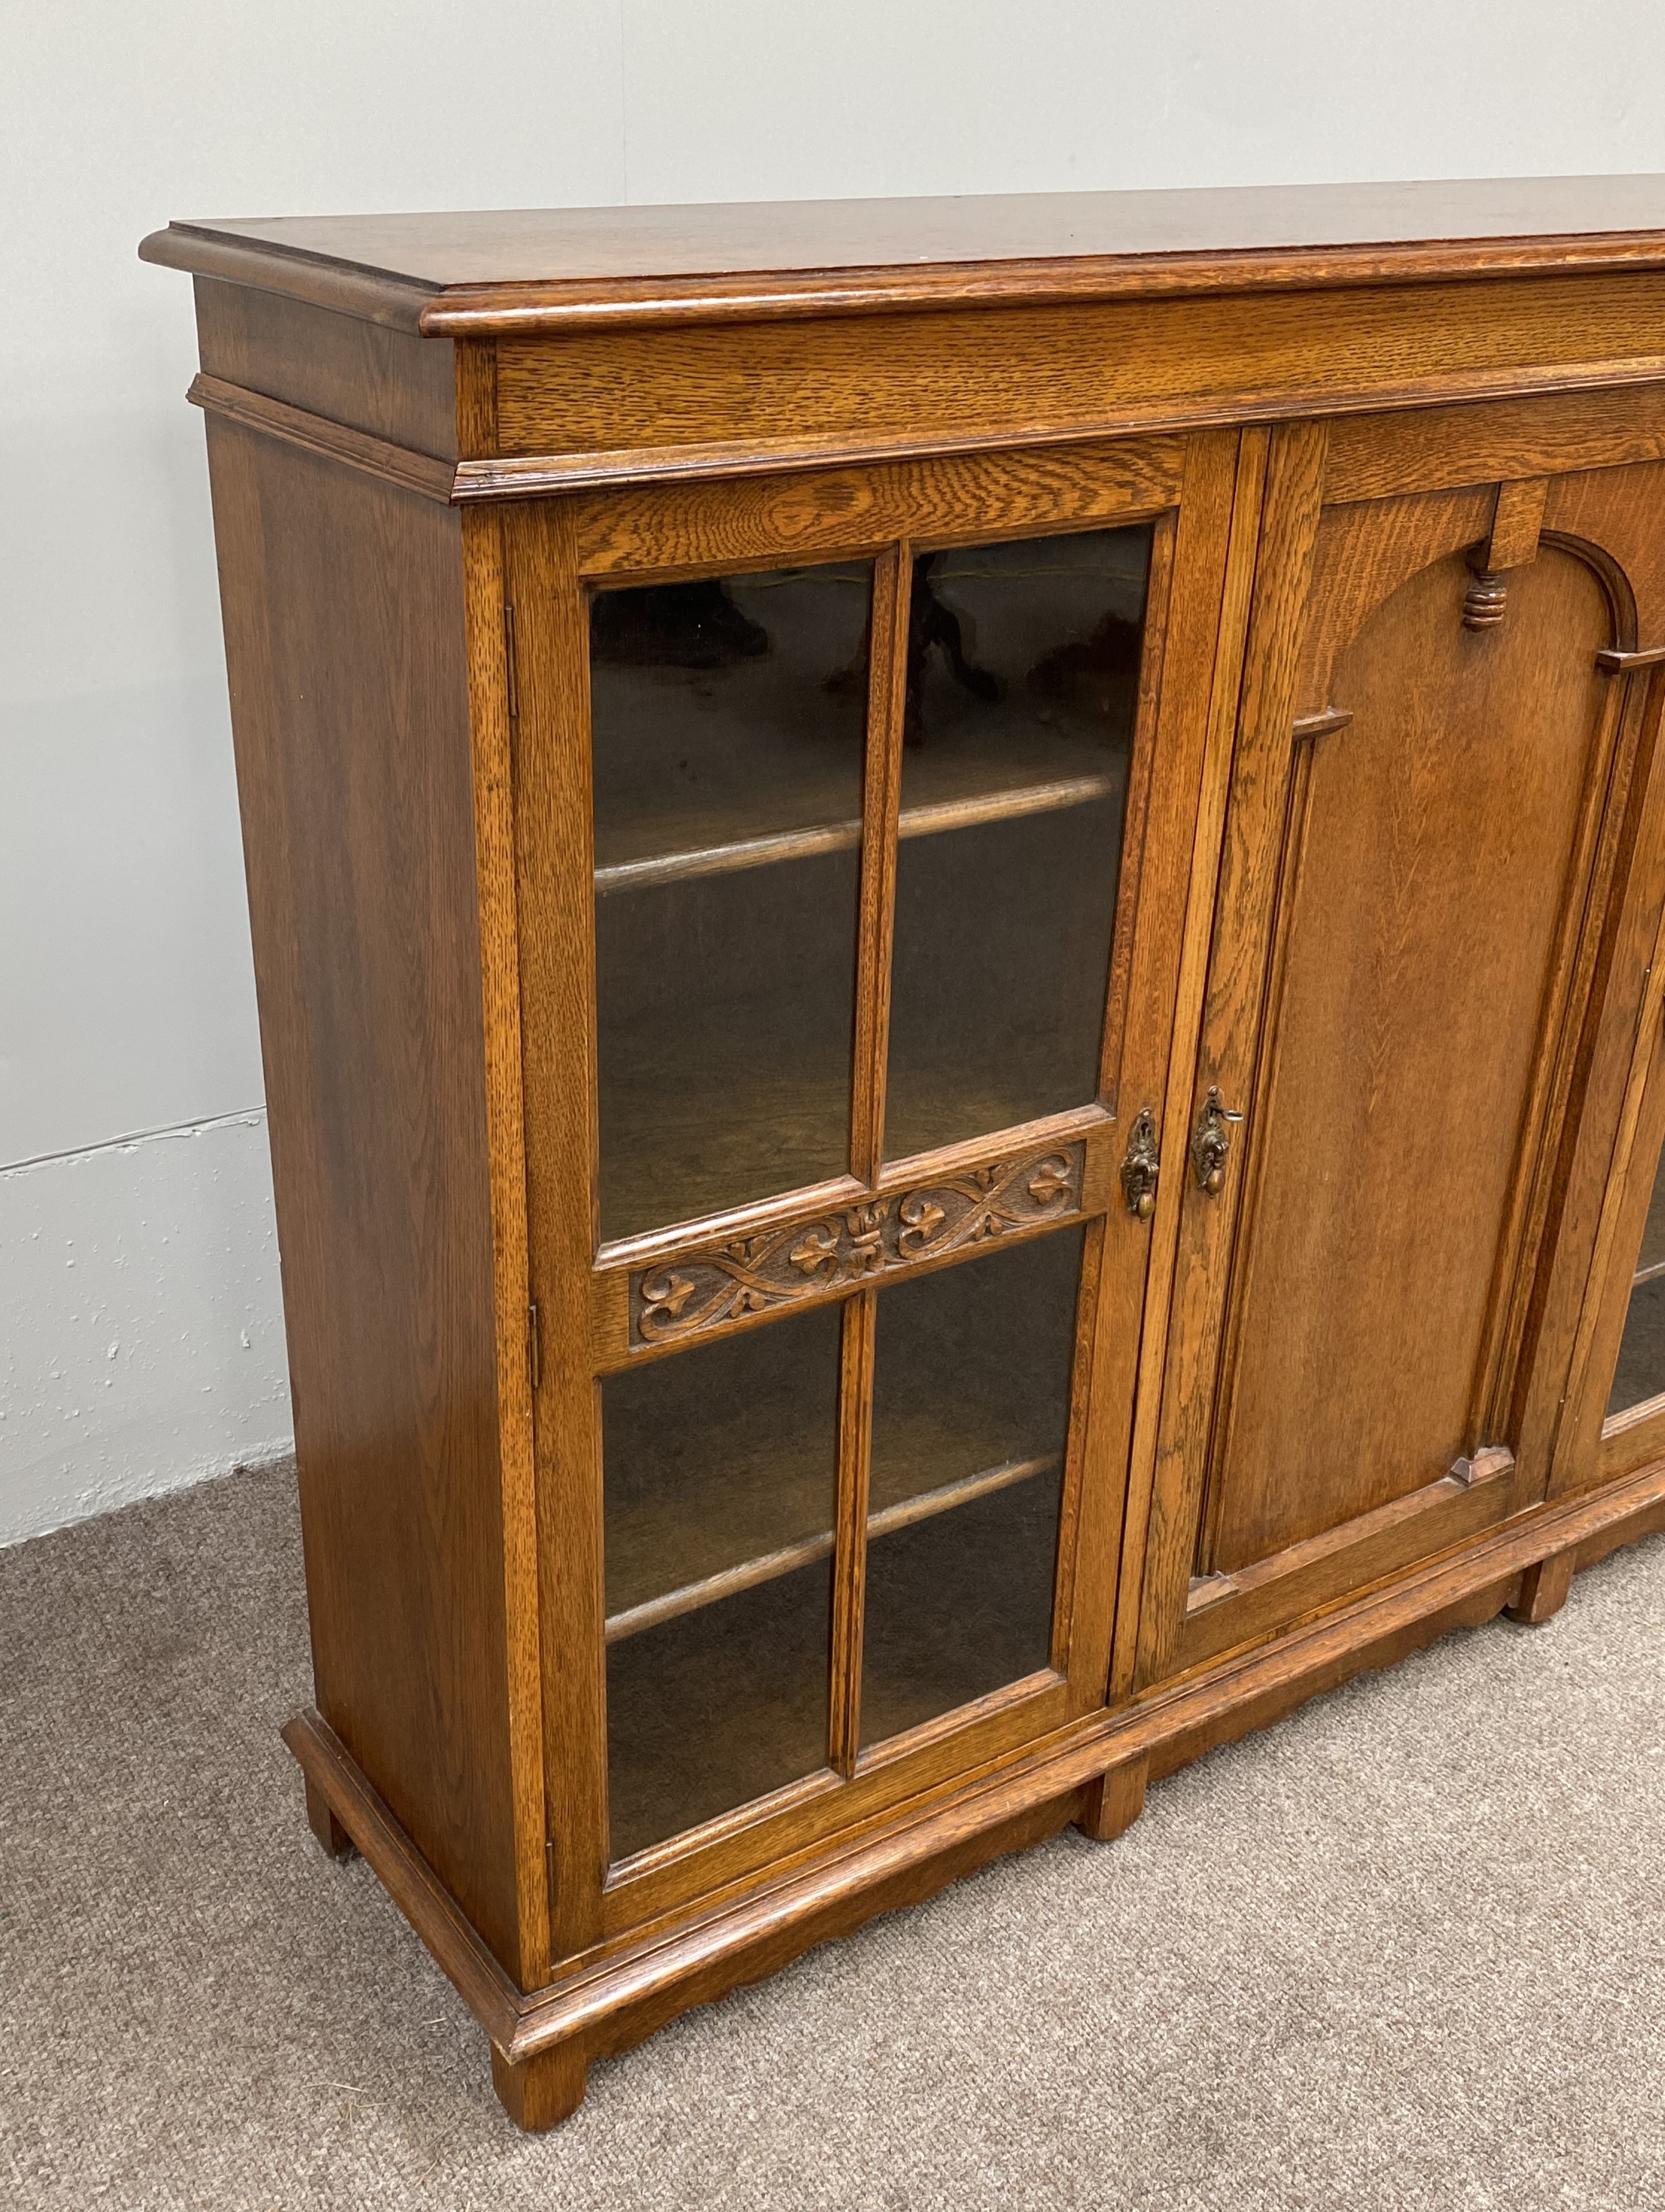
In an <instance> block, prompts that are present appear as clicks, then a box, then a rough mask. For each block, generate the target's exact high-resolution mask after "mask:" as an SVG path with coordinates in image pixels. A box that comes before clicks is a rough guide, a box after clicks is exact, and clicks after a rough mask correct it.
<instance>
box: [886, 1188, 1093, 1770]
mask: <svg viewBox="0 0 1665 2212" xmlns="http://www.w3.org/2000/svg"><path fill="white" fill-rule="evenodd" d="M1080 1272H1081V1231H1080V1230H1079V1228H1078V1229H1073V1230H1065V1231H1057V1232H1055V1233H1054V1234H1051V1235H1048V1236H1045V1237H1037V1238H1036V1239H1035V1240H1034V1241H1033V1242H1032V1243H1025V1244H1018V1245H1013V1246H1011V1247H1010V1248H1008V1249H1006V1250H1004V1251H995V1252H992V1253H988V1254H986V1255H981V1256H980V1257H978V1258H977V1259H975V1260H971V1261H965V1262H964V1263H963V1264H962V1265H960V1266H957V1267H949V1268H945V1269H944V1270H943V1271H942V1272H941V1273H938V1274H931V1275H924V1276H921V1277H919V1278H917V1279H915V1280H914V1281H913V1282H909V1283H901V1284H897V1285H894V1286H892V1287H891V1288H890V1289H887V1290H883V1291H880V1292H879V1297H878V1340H877V1346H876V1352H875V1369H874V1380H873V1432H872V1474H871V1478H870V1486H869V1498H868V1504H869V1518H868V1539H867V1579H866V1620H865V1626H864V1629H863V1637H862V1688H861V1741H862V1744H863V1746H864V1747H866V1746H870V1745H872V1744H874V1743H877V1742H878V1741H882V1740H883V1739H884V1737H886V1736H889V1735H896V1733H898V1732H899V1731H900V1730H901V1729H907V1728H912V1727H914V1726H915V1725H916V1724H918V1723H921V1722H922V1721H927V1720H932V1719H934V1718H935V1717H937V1716H938V1715H939V1714H941V1713H945V1712H949V1711H952V1710H953V1709H954V1708H955V1707H956V1706H957V1705H965V1704H968V1703H969V1701H970V1700H971V1699H974V1698H980V1697H982V1696H984V1695H986V1694H987V1692H989V1691H991V1690H997V1689H999V1688H1000V1687H1001V1686H1002V1685H1003V1684H1005V1683H1007V1682H1012V1681H1016V1680H1019V1679H1021V1678H1022V1677H1023V1676H1024V1675H1026V1674H1034V1673H1036V1671H1037V1670H1038V1669H1040V1668H1044V1667H1045V1666H1047V1664H1048V1653H1049V1650H1050V1646H1051V1638H1052V1601H1053V1584H1054V1571H1055V1567H1056V1561H1057V1553H1058V1511H1059V1500H1060V1494H1061V1490H1062V1482H1063V1465H1064V1446H1065V1440H1066V1433H1067V1429H1068V1424H1069V1393H1070V1370H1071V1364H1072V1360H1073V1352H1074V1344H1075V1307H1076V1292H1077V1287H1078V1284H1079V1278H1080Z"/></svg>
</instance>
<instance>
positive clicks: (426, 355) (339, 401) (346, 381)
mask: <svg viewBox="0 0 1665 2212" xmlns="http://www.w3.org/2000/svg"><path fill="white" fill-rule="evenodd" d="M196 289H197V357H198V359H199V360H200V361H201V362H202V365H203V368H204V371H205V372H206V374H209V375H210V376H219V377H223V378H224V380H226V382H227V383H228V384H236V385H240V386H242V387H243V389H244V390H245V391H247V392H264V394H265V395H266V397H267V398H269V399H282V400H283V401H285V402H287V404H289V406H291V407H304V408H306V409H307V410H309V411H310V412H311V413H312V414H314V415H325V416H329V417H330V418H331V420H332V421H334V422H344V423H346V424H347V425H348V427H349V428H351V429H354V430H363V431H366V432H368V434H369V435H370V436H372V437H373V438H387V439H391V440H392V442H393V443H394V444H395V445H398V446H410V447H414V448H415V450H416V452H417V453H432V454H434V455H435V456H436V457H437V458H438V459H441V460H452V459H455V457H456V453H457V393H456V376H457V371H456V363H455V358H454V356H455V349H454V348H453V347H452V346H449V345H447V344H446V343H444V342H443V341H442V340H439V339H434V338H418V337H411V336H410V334H409V332H407V331H392V330H389V329H387V328H386V326H385V325H383V324H380V323H367V322H363V321H362V320H361V319H360V318H359V317H358V316H356V315H341V314H336V313H333V312H332V311H331V309H329V308H327V307H309V306H308V305H307V302H306V301H302V300H285V299H283V298H281V297H280V296H279V295H277V294H276V292H258V291H256V290H254V289H253V288H252V286H250V285H247V284H227V283H222V282H221V281H220V280H219V279H217V278H216V277H213V276H199V277H197V280H196Z"/></svg>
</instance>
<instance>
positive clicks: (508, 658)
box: [503, 599, 520, 722]
mask: <svg viewBox="0 0 1665 2212" xmlns="http://www.w3.org/2000/svg"><path fill="white" fill-rule="evenodd" d="M503 661H504V665H505V667H506V668H507V671H508V718H509V720H510V721H511V722H518V721H519V720H520V686H519V684H516V682H515V680H514V609H513V607H512V606H511V605H509V603H508V601H507V599H505V600H504V602H503Z"/></svg>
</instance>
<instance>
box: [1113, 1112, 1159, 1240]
mask: <svg viewBox="0 0 1665 2212" xmlns="http://www.w3.org/2000/svg"><path fill="white" fill-rule="evenodd" d="M1161 1173H1162V1155H1161V1153H1160V1152H1159V1151H1158V1147H1157V1124H1156V1116H1155V1115H1154V1114H1152V1111H1151V1109H1150V1108H1149V1107H1148V1106H1141V1107H1140V1108H1139V1111H1138V1113H1137V1114H1135V1115H1134V1116H1133V1127H1132V1128H1131V1129H1130V1130H1129V1131H1128V1132H1127V1152H1126V1154H1125V1155H1124V1157H1123V1158H1122V1162H1121V1195H1122V1196H1123V1197H1124V1198H1125V1199H1126V1200H1127V1211H1128V1212H1129V1213H1131V1214H1132V1215H1133V1216H1134V1218H1136V1219H1137V1220H1139V1221H1148V1220H1149V1219H1150V1218H1151V1216H1152V1214H1153V1213H1154V1212H1156V1210H1157V1177H1158V1176H1159V1175H1160V1174H1161Z"/></svg>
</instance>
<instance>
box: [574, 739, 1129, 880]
mask: <svg viewBox="0 0 1665 2212" xmlns="http://www.w3.org/2000/svg"><path fill="white" fill-rule="evenodd" d="M1120 788H1121V775H1119V774H1112V773H1110V772H1109V771H1107V770H1106V771H1100V772H1099V773H1097V774H1095V775H1069V776H1058V777H1054V779H1052V780H1051V781H1048V782H1042V783H1030V784H1018V785H1014V786H1012V787H1010V788H1008V789H997V790H993V791H985V792H980V793H967V794H966V795H965V796H964V797H963V798H960V799H943V800H941V801H939V803H938V804H936V805H926V806H912V807H908V808H905V809H904V810H903V811H902V816H901V818H900V821H899V822H898V824H897V835H898V836H901V837H904V838H907V837H933V836H938V835H939V834H940V833H941V832H942V831H944V830H945V829H973V828H975V827H976V826H977V825H978V824H980V823H986V822H1011V821H1015V820H1017V819H1018V818H1019V817H1022V816H1024V815H1029V814H1050V813H1054V812H1055V811H1057V810H1058V809H1059V808H1060V807H1065V806H1085V805H1089V804H1090V803H1091V801H1092V800H1093V799H1107V798H1109V797H1111V796H1113V795H1114V794H1115V793H1116V792H1118V791H1119V790H1120ZM860 842H861V824H860V822H859V821H854V820H852V821H848V822H825V823H817V824H816V825H815V826H813V827H812V828H810V829H785V830H781V831H780V832H778V833H776V834H775V835H773V836H762V837H747V838H741V839H738V840H736V841H735V842H732V843H730V844H725V845H708V846H706V847H704V848H700V849H696V850H693V851H688V852H675V853H660V854H653V855H650V856H649V857H647V859H645V860H621V861H619V862H617V863H616V864H614V865H612V866H608V867H599V868H598V869H597V870H596V872H595V889H596V896H597V897H598V898H603V897H605V896H608V895H609V894H610V893H612V892H617V891H627V890H647V889H649V888H650V887H651V886H653V884H673V883H682V882H685V881H687V880H688V879H689V878H691V877H695V876H722V875H728V874H731V873H732V872H733V871H735V870H736V869H738V868H763V867H769V866H773V865H774V864H775V863H776V862H777V861H781V860H805V859H808V858H809V857H810V856H811V854H816V853H846V852H853V851H854V849H855V848H856V847H857V846H858V845H860Z"/></svg>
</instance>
